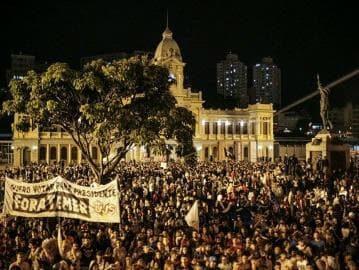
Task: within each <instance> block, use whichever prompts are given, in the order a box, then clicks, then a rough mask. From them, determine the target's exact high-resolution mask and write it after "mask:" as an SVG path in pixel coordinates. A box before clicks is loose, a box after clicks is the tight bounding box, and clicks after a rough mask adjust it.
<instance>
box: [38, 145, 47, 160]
mask: <svg viewBox="0 0 359 270" xmlns="http://www.w3.org/2000/svg"><path fill="white" fill-rule="evenodd" d="M39 159H40V160H46V147H45V146H41V147H40V157H39Z"/></svg>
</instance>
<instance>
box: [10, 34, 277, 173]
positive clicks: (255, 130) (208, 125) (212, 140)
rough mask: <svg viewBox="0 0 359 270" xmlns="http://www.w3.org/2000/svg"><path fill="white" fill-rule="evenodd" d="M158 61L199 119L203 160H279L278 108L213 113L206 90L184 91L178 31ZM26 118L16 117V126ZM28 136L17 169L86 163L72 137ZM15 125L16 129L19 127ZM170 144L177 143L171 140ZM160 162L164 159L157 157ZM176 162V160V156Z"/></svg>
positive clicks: (136, 154) (19, 147)
mask: <svg viewBox="0 0 359 270" xmlns="http://www.w3.org/2000/svg"><path fill="white" fill-rule="evenodd" d="M162 36H163V38H162V40H161V42H160V43H159V44H158V46H157V49H156V51H155V55H154V58H153V62H154V63H155V64H157V65H162V66H165V67H167V68H168V69H169V71H170V76H171V78H172V79H173V80H174V83H173V84H172V85H171V87H170V91H171V93H172V94H173V95H174V96H175V98H176V100H177V106H182V107H185V108H187V109H189V110H190V111H191V112H192V113H193V115H194V117H195V119H196V126H195V129H196V131H195V135H194V138H193V139H194V146H195V148H196V151H197V152H196V153H194V154H197V157H198V159H199V160H200V161H203V160H213V161H214V160H225V159H236V160H248V161H256V160H258V159H273V139H274V138H273V108H272V104H259V103H257V104H253V105H249V106H248V107H247V108H245V109H234V110H213V109H205V108H203V103H204V100H203V99H202V92H192V90H191V88H185V87H184V67H185V63H184V62H183V60H182V55H181V51H180V48H179V46H178V44H177V42H176V41H175V40H174V39H173V34H172V32H171V31H170V30H169V29H168V28H166V30H165V31H164V32H163V35H162ZM20 117H26V116H23V115H15V119H14V121H15V124H16V122H17V121H19V119H20ZM28 121H29V123H30V130H29V131H28V132H18V131H17V130H15V129H14V133H13V148H14V165H15V166H19V165H24V164H27V163H29V162H46V163H49V164H51V163H54V162H63V163H65V164H69V163H80V162H82V161H83V158H82V155H81V152H80V149H79V148H78V147H77V146H76V145H75V144H74V143H73V141H72V140H71V138H70V136H69V135H68V134H67V133H65V132H61V131H60V130H56V131H51V132H50V131H46V132H45V131H41V130H39V129H38V128H37V127H35V126H32V125H31V119H28ZM13 126H14V127H15V126H16V125H13ZM168 143H169V144H175V142H173V141H169V142H168ZM91 150H92V152H91V155H92V157H93V158H94V159H95V160H100V159H101V158H102V157H101V156H100V152H99V151H98V149H97V148H96V146H93V147H92V149H91ZM126 158H127V159H128V160H144V159H147V158H149V157H148V156H147V153H146V151H145V149H144V147H141V146H137V147H134V148H133V149H131V150H130V151H129V152H128V154H127V157H126ZM154 158H160V157H154ZM170 158H173V159H176V158H177V157H176V156H175V154H174V152H173V153H171V156H170Z"/></svg>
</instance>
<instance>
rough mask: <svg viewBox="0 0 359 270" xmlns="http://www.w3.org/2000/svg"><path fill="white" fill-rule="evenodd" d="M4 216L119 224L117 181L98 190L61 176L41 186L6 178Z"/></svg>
mask: <svg viewBox="0 0 359 270" xmlns="http://www.w3.org/2000/svg"><path fill="white" fill-rule="evenodd" d="M4 211H5V214H8V215H12V216H21V217H66V218H76V219H82V220H86V221H91V222H111V223H118V222H120V214H119V213H120V210H119V192H118V187H117V181H112V182H111V183H108V184H107V185H99V186H96V187H84V186H80V185H76V184H74V183H72V182H70V181H67V180H66V179H64V178H62V177H61V176H58V177H55V178H53V179H51V180H49V181H45V182H40V183H32V184H29V183H24V182H19V181H15V180H13V179H10V178H6V182H5V202H4Z"/></svg>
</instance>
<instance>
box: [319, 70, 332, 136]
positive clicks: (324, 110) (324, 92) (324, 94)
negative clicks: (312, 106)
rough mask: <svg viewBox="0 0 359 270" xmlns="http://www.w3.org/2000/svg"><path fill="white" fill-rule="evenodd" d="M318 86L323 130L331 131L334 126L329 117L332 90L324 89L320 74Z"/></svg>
mask: <svg viewBox="0 0 359 270" xmlns="http://www.w3.org/2000/svg"><path fill="white" fill-rule="evenodd" d="M317 84H318V90H319V93H320V117H321V118H322V123H323V129H327V128H329V130H331V129H332V128H333V124H332V122H331V121H330V120H329V117H328V114H329V112H328V109H329V93H330V89H329V88H324V87H323V86H322V84H321V83H320V79H319V74H317Z"/></svg>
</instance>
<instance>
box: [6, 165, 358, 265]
mask: <svg viewBox="0 0 359 270" xmlns="http://www.w3.org/2000/svg"><path fill="white" fill-rule="evenodd" d="M288 164H289V163H288V160H287V159H283V162H282V161H277V162H270V161H261V162H256V163H251V162H247V161H237V162H236V161H223V162H205V163H198V164H197V165H196V166H195V167H187V166H185V165H183V164H180V163H169V164H168V167H167V168H166V169H163V168H161V166H160V164H159V163H151V162H148V163H136V162H129V163H125V162H124V163H122V164H120V166H119V168H118V169H117V170H116V171H115V172H114V177H115V176H116V175H117V179H118V181H119V189H120V202H119V203H120V209H121V213H120V216H121V220H120V223H119V224H109V223H91V222H84V221H81V220H74V219H65V218H60V219H56V218H42V219H38V218H37V219H35V218H22V217H9V216H4V217H3V218H2V221H1V223H0V269H11V270H15V269H22V270H27V269H35V270H39V269H43V270H47V269H76V270H79V269H90V270H96V269H97V270H105V269H126V270H127V269H128V270H137V269H165V270H172V269H173V270H177V269H180V270H186V269H193V270H200V269H202V270H210V269H220V270H230V269H234V270H257V269H281V270H282V269H298V270H302V269H319V270H324V269H325V270H328V269H333V270H335V269H349V270H353V269H358V267H359V237H358V235H359V234H358V229H359V227H358V226H359V180H358V175H357V172H356V171H355V170H353V168H350V169H349V170H347V171H340V170H338V171H331V172H330V171H328V170H323V169H321V168H318V167H315V166H311V165H310V164H308V163H307V162H305V161H304V162H303V161H302V162H301V161H297V160H296V163H295V164H296V165H295V169H293V165H291V167H290V168H289V165H288ZM292 164H293V163H292ZM56 175H62V176H63V177H64V178H66V179H68V180H71V181H74V182H76V183H78V184H80V185H86V186H90V185H91V184H92V183H93V182H94V179H95V178H93V177H92V174H91V170H90V169H89V168H88V167H86V166H80V165H79V166H67V167H63V166H59V165H55V166H48V165H35V164H33V165H31V166H26V167H22V168H7V169H5V170H4V171H2V172H1V174H0V197H1V198H0V199H1V202H2V201H3V195H4V182H5V176H7V177H10V178H14V179H17V180H20V181H25V182H40V181H43V180H46V179H50V178H52V177H54V176H56ZM195 200H198V202H199V219H200V226H199V230H198V231H197V230H195V229H193V228H192V227H190V226H188V224H187V223H186V221H185V219H184V217H185V216H186V214H187V213H188V211H189V209H190V208H191V206H192V205H193V203H194V201H195ZM1 207H3V206H1ZM59 228H61V232H62V239H63V240H62V241H60V242H59V241H58V235H57V233H58V229H59Z"/></svg>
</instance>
